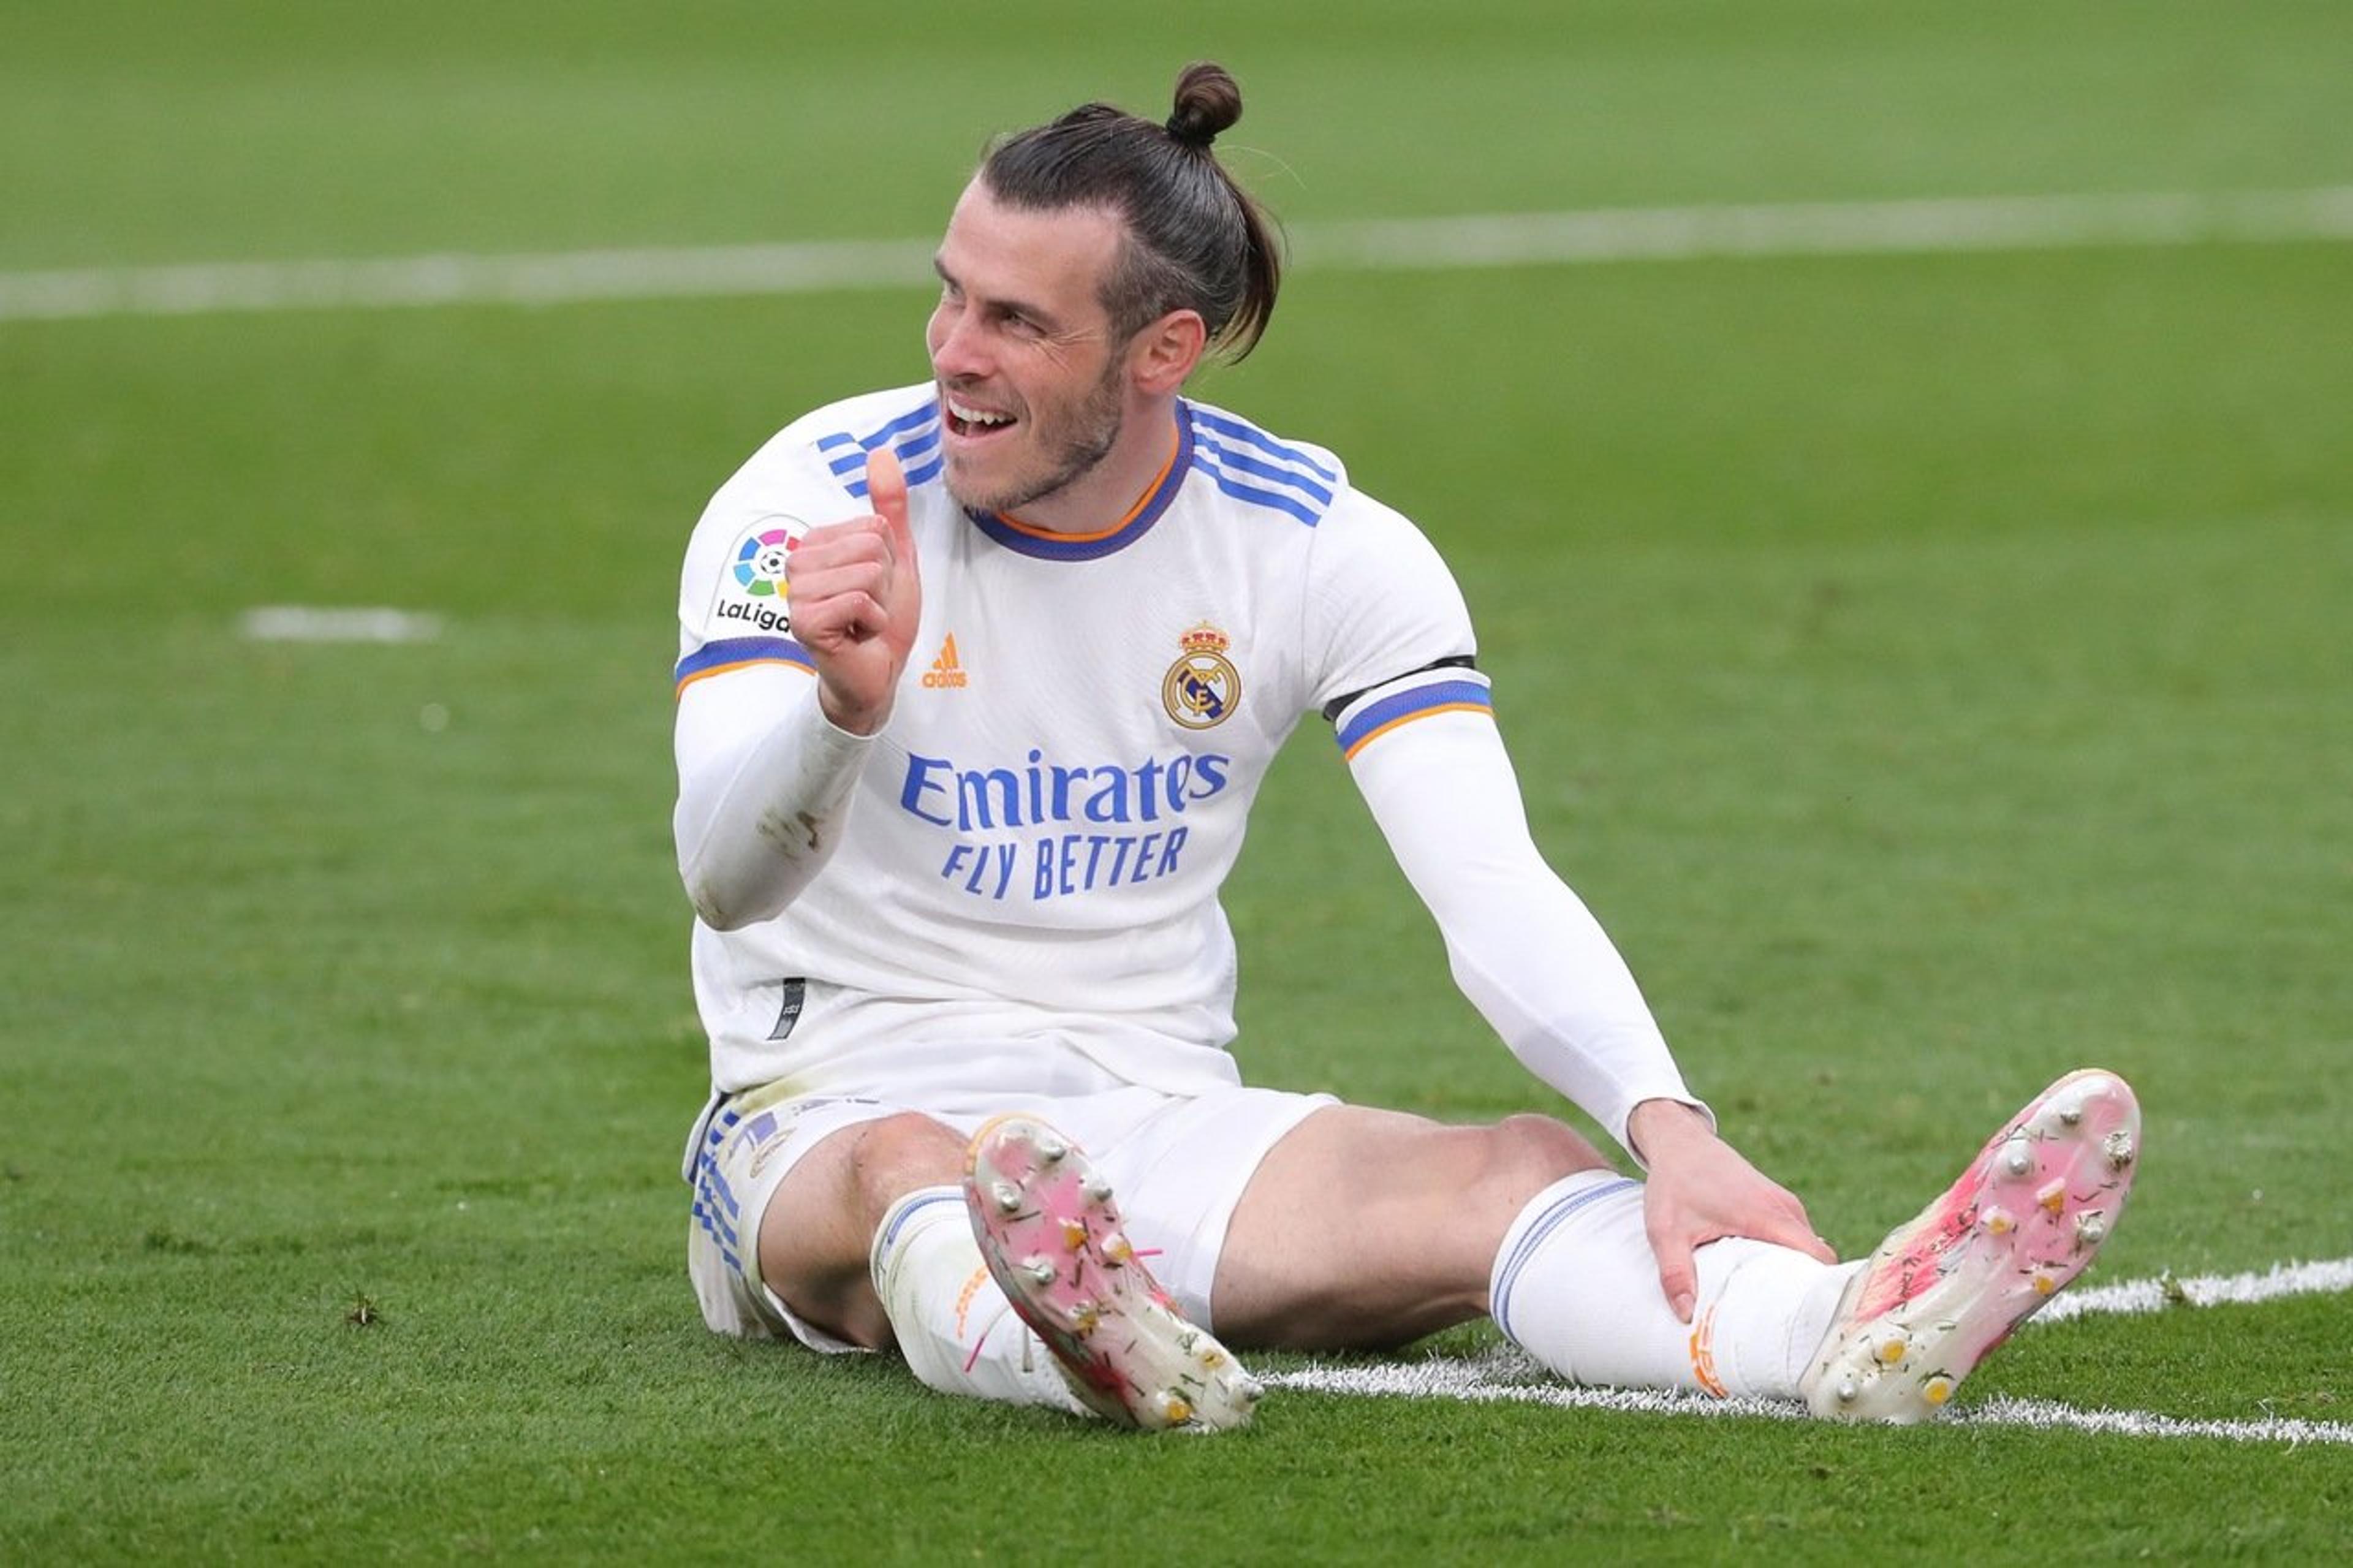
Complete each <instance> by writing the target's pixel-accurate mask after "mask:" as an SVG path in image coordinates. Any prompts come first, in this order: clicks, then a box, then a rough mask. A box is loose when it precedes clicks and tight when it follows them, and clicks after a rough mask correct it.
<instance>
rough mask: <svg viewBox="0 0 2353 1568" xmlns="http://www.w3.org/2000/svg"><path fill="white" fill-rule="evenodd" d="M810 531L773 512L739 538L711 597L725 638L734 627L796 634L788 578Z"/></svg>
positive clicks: (714, 621)
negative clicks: (787, 597)
mask: <svg viewBox="0 0 2353 1568" xmlns="http://www.w3.org/2000/svg"><path fill="white" fill-rule="evenodd" d="M808 530H809V525H808V524H807V523H806V522H804V521H801V520H800V519H799V518H797V517H792V516H788V515H786V513H784V512H771V513H769V514H768V515H767V516H765V517H764V518H761V519H760V520H759V521H756V522H754V523H753V524H752V526H751V527H749V528H747V529H745V530H744V531H743V533H742V534H741V535H739V536H738V537H737V539H736V541H735V549H734V552H733V555H731V556H730V557H729V559H728V563H727V569H726V571H725V573H724V574H723V575H722V576H721V577H720V579H719V585H718V589H717V591H716V593H715V594H714V595H713V596H712V606H711V619H712V626H713V631H714V633H717V634H720V635H724V632H725V630H726V628H727V626H728V625H729V623H733V625H734V626H738V627H743V628H746V629H751V630H757V631H763V632H778V633H784V632H789V631H791V630H792V622H791V621H790V620H789V619H788V618H787V617H786V614H785V578H786V574H787V572H788V571H789V570H790V567H791V561H792V553H793V552H794V551H796V550H797V549H799V548H800V542H801V536H802V535H803V534H805V533H807V531H808Z"/></svg>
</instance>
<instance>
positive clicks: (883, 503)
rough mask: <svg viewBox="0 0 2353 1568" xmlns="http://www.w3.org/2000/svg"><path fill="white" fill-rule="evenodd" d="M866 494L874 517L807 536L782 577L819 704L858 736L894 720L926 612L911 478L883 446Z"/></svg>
mask: <svg viewBox="0 0 2353 1568" xmlns="http://www.w3.org/2000/svg"><path fill="white" fill-rule="evenodd" d="M866 495H867V499H868V500H871V502H872V503H873V505H874V510H873V511H872V512H871V514H870V515H868V516H865V517H855V518H851V519H850V520H849V521H847V522H837V523H832V524H829V525H828V526H826V527H823V528H813V529H811V530H809V531H808V533H807V535H806V536H804V537H803V538H802V540H801V542H800V546H799V548H798V549H797V550H795V551H794V552H793V553H792V561H791V563H790V565H789V566H788V567H787V569H786V574H785V613H786V615H787V616H789V617H790V618H791V620H792V630H793V637H794V638H795V639H796V640H797V641H798V642H799V643H800V645H801V646H802V647H805V648H807V649H808V651H809V657H810V658H812V659H813V660H815V661H816V664H817V679H818V704H819V705H820V706H821V707H823V708H824V710H825V716H826V717H827V719H828V720H830V721H832V722H833V724H834V725H835V726H836V727H837V728H839V729H842V730H846V731H849V732H850V733H851V734H854V735H871V734H872V733H874V732H875V731H878V730H880V729H881V727H882V725H883V723H884V721H887V720H888V719H889V718H890V716H891V703H892V697H893V695H894V694H895V693H896V692H897V690H898V689H899V674H900V672H901V671H902V670H903V669H905V668H907V655H908V653H909V651H910V650H911V649H912V648H913V646H914V641H915V627H916V625H917V623H918V622H920V621H921V620H922V619H923V579H922V576H921V574H920V573H919V572H918V570H917V568H916V563H915V540H914V535H913V533H912V532H911V531H909V529H908V526H907V479H906V475H905V474H904V473H903V472H902V470H901V468H900V467H899V459H898V458H896V457H894V456H893V455H892V452H891V449H890V448H889V447H880V448H877V449H876V450H875V451H874V452H872V453H871V454H870V455H869V456H868V458H867V459H866Z"/></svg>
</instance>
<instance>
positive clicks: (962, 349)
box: [924, 300, 987, 381]
mask: <svg viewBox="0 0 2353 1568" xmlns="http://www.w3.org/2000/svg"><path fill="white" fill-rule="evenodd" d="M924 336H925V338H926V339H928V340H929V346H930V348H931V351H932V369H933V370H934V372H935V373H936V374H938V375H939V376H940V378H941V379H942V380H944V381H953V380H957V379H960V378H964V377H969V376H978V375H982V374H986V372H987V364H986V363H985V361H984V359H983V356H982V353H981V341H980V334H979V333H978V332H977V331H974V329H973V326H972V318H971V313H970V312H969V311H966V310H958V309H957V308H956V307H955V306H954V305H952V304H950V303H948V302H947V301H945V300H942V301H941V302H940V306H939V308H938V309H937V310H934V311H933V312H932V321H931V328H930V331H927V332H925V333H924Z"/></svg>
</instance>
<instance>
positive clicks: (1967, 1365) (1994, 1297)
mask: <svg viewBox="0 0 2353 1568" xmlns="http://www.w3.org/2000/svg"><path fill="white" fill-rule="evenodd" d="M2139 1150H2140V1105H2139V1102H2138V1101H2137V1100H2135V1099H2134V1097H2133V1091H2132V1089H2131V1087H2130V1086H2129V1085H2127V1084H2126V1082H2125V1080H2124V1079H2120V1078H2118V1077H2117V1076H2116V1074H2114V1073H2111V1072H2101V1071H2097V1070H2091V1069H2086V1070H2084V1071H2080V1072H2073V1073H2069V1074H2068V1075H2067V1076H2066V1077H2065V1078H2063V1079H2060V1080H2059V1081H2058V1082H2057V1083H2054V1084H2052V1086H2051V1087H2050V1088H2049V1089H2044V1090H2043V1091H2042V1094H2041V1095H2040V1096H2038V1097H2037V1098H2036V1099H2035V1100H2034V1101H2033V1102H2032V1103H2031V1104H2030V1105H2028V1106H2027V1108H2026V1109H2025V1110H2022V1111H2021V1112H2019V1114H2018V1116H2017V1117H2016V1118H2015V1119H2014V1120H2012V1121H2011V1122H2010V1125H2009V1126H2008V1127H2006V1128H2004V1129H2003V1130H2002V1131H2000V1132H1998V1133H1996V1134H1995V1135H1994V1137H1993V1141H1992V1142H1989V1143H1988V1144H1987V1145H1986V1146H1985V1148H1984V1150H1983V1151H1982V1152H1979V1153H1978V1157H1977V1159H1976V1161H1975V1162H1973V1163H1971V1164H1970V1166H1969V1168H1968V1170H1966V1171H1964V1172H1963V1173H1961V1178H1960V1180H1959V1181H1957V1182H1955V1183H1954V1184H1953V1185H1952V1188H1951V1189H1950V1190H1949V1191H1947V1193H1946V1194H1945V1195H1944V1196H1943V1197H1941V1198H1938V1199H1937V1200H1936V1202H1935V1203H1933V1204H1930V1205H1928V1207H1927V1208H1926V1209H1925V1210H1924V1211H1922V1213H1921V1214H1920V1215H1919V1216H1918V1217H1917V1218H1915V1219H1914V1220H1913V1221H1912V1222H1911V1223H1910V1224H1908V1225H1904V1226H1898V1227H1897V1228H1896V1229H1895V1230H1894V1232H1893V1233H1892V1234H1890V1235H1889V1237H1887V1239H1886V1240H1885V1241H1883V1242H1881V1243H1880V1244H1879V1247H1878V1249H1877V1250H1876V1251H1874V1252H1873V1254H1872V1255H1871V1260H1870V1261H1869V1262H1868V1263H1866V1264H1865V1265H1864V1266H1863V1268H1862V1272H1861V1273H1859V1274H1857V1275H1856V1276H1855V1277H1854V1279H1853V1280H1852V1282H1850V1283H1849V1284H1848V1286H1847V1288H1846V1293H1845V1294H1844V1295H1843V1296H1842V1297H1841V1298H1840V1300H1839V1305H1838V1311H1837V1314H1836V1315H1835V1316H1834V1317H1833V1318H1832V1319H1831V1328H1830V1332H1829V1333H1828V1335H1826V1336H1825V1337H1824V1339H1823V1341H1822V1347H1821V1349H1820V1351H1819V1352H1816V1355H1815V1360H1814V1364H1813V1366H1812V1367H1811V1368H1810V1370H1809V1371H1808V1372H1807V1373H1806V1374H1805V1376H1804V1377H1803V1378H1802V1379H1800V1381H1799V1392H1800V1393H1801V1394H1803V1395H1804V1396H1805V1400H1806V1405H1807V1407H1808V1408H1809V1409H1810V1410H1811V1411H1812V1412H1813V1413H1814V1414H1815V1415H1826V1416H1832V1417H1836V1418H1840V1419H1844V1420H1851V1421H1892V1422H1914V1421H1924V1420H1926V1419H1927V1418H1928V1417H1929V1416H1931V1415H1935V1414H1936V1412H1937V1410H1938V1409H1940V1408H1941V1407H1942V1406H1943V1405H1944V1404H1945V1402H1946V1401H1947V1400H1948V1399H1950V1398H1952V1396H1953V1391H1954V1390H1955V1389H1956V1388H1957V1387H1958V1386H1959V1385H1960V1382H1961V1379H1962V1378H1964V1377H1967V1376H1968V1374H1969V1373H1970V1371H1971V1370H1972V1369H1974V1368H1975V1367H1976V1366H1977V1364H1978V1362H1980V1361H1982V1360H1984V1359H1985V1356H1986V1353H1987V1352H1989V1351H1990V1350H1992V1349H1993V1348H1994V1347H1995V1346H1996V1345H1998V1344H2000V1343H2001V1342H2002V1341H2003V1340H2004V1339H2007V1338H2008V1337H2009V1335H2010V1331H2011V1330H2012V1329H2015V1328H2016V1327H2017V1326H2018V1325H2019V1324H2020V1323H2022V1322H2024V1321H2026V1320H2027V1319H2028V1318H2030V1317H2031V1316H2033V1315H2034V1313H2035V1312H2036V1311H2037V1310H2039V1309H2040V1308H2041V1307H2042V1304H2043V1303H2044V1302H2045V1301H2048V1300H2050V1299H2051V1298H2052V1295H2053V1294H2054V1293H2056V1292H2057V1291H2058V1289H2060V1287H2062V1286H2063V1285H2065V1284H2066V1283H2067V1282H2068V1281H2070V1280H2072V1279H2074V1278H2075V1276H2077V1275H2078V1274H2081V1273H2082V1272H2083V1271H2084V1267H2085V1266H2086V1265H2087V1264H2089V1263H2090V1262H2091V1261H2092V1256H2093V1254H2094V1253H2095V1252H2097V1251H2098V1250H2099V1247H2100V1243H2101V1242H2102V1241H2103V1240H2105V1238H2106V1237H2107V1236H2108V1235H2109V1233H2110V1232H2112V1231H2113V1230H2114V1229H2115V1228H2116V1218H2117V1216H2118V1215H2120V1214H2122V1213H2123V1212H2124V1205H2125V1196H2126V1194H2127V1193H2129V1192H2130V1191H2131V1190H2132V1181H2133V1172H2134V1169H2135V1166H2134V1161H2135V1159H2136V1158H2137V1155H2138V1153H2139Z"/></svg>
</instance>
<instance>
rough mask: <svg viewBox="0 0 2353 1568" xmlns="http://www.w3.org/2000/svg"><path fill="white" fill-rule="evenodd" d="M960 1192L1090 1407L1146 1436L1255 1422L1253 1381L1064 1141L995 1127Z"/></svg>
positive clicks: (989, 1251)
mask: <svg viewBox="0 0 2353 1568" xmlns="http://www.w3.org/2000/svg"><path fill="white" fill-rule="evenodd" d="M964 1190H965V1206H966V1207H967V1208H968V1209H969V1210H970V1211H971V1215H972V1229H973V1235H974V1237H975V1238H976V1239H977V1240H978V1241H979V1243H980V1254H981V1257H982V1258H984V1259H986V1260H987V1264H988V1271H989V1272H990V1273H991V1274H992V1275H994V1276H996V1279H997V1284H999V1285H1000V1286H1002V1287H1003V1288H1004V1289H1005V1295H1006V1299H1007V1300H1009V1301H1010V1302H1011V1303H1012V1305H1013V1310H1014V1311H1015V1312H1016V1313H1017V1314H1018V1315H1019V1317H1020V1319H1021V1321H1023V1322H1025V1323H1027V1324H1029V1327H1030V1328H1031V1329H1032V1330H1034V1331H1036V1332H1037V1335H1038V1337H1039V1339H1040V1340H1042V1341H1043V1342H1045V1344H1046V1348H1047V1349H1048V1350H1050V1351H1051V1352H1053V1354H1054V1358H1055V1360H1056V1361H1057V1362H1059V1363H1060V1365H1061V1368H1062V1373H1063V1376H1064V1377H1065V1378H1066V1379H1067V1380H1068V1381H1069V1383H1070V1384H1071V1390H1072V1392H1074V1393H1075V1394H1077V1395H1078V1396H1079V1398H1080V1399H1082V1401H1084V1402H1085V1403H1086V1405H1088V1406H1089V1407H1090V1408H1092V1409H1093V1410H1095V1411H1097V1412H1098V1413H1100V1414H1101V1415H1104V1416H1106V1417H1108V1418H1109V1419H1111V1420H1113V1421H1115V1422H1117V1423H1118V1424H1119V1425H1121V1426H1140V1427H1143V1428H1145V1429H1146V1430H1151V1431H1162V1430H1166V1429H1168V1428H1172V1427H1181V1428H1187V1429H1191V1430H1196V1431H1213V1430H1217V1429H1219V1428H1223V1427H1229V1426H1241V1425H1242V1424H1243V1423H1244V1422H1247V1421H1248V1420H1249V1419H1250V1413H1251V1412H1252V1411H1253V1410H1255V1409H1256V1408H1257V1406H1258V1401H1259V1396H1260V1394H1261V1392H1262V1390H1261V1387H1260V1385H1259V1384H1258V1382H1257V1380H1255V1379H1254V1378H1252V1377H1251V1376H1250V1374H1249V1373H1247V1372H1245V1371H1243V1370H1242V1367H1241V1364H1240V1363H1239V1362H1237V1361H1235V1360H1234V1358H1233V1356H1232V1354H1231V1353H1230V1352H1228V1351H1227V1349H1226V1348H1225V1346H1223V1345H1221V1344H1219V1342H1217V1341H1216V1340H1215V1339H1213V1338H1211V1337H1210V1335H1209V1333H1208V1331H1207V1330H1205V1329H1200V1328H1197V1327H1195V1326H1194V1325H1193V1324H1192V1323H1189V1322H1187V1321H1186V1320H1185V1318H1184V1316H1183V1315H1182V1314H1180V1313H1179V1312H1178V1311H1177V1310H1176V1305H1175V1304H1174V1303H1173V1302H1171V1301H1170V1300H1169V1299H1168V1294H1167V1292H1166V1291H1165V1290H1163V1289H1161V1288H1160V1286H1159V1284H1158V1283H1157V1282H1156V1281H1155V1280H1154V1279H1153V1278H1152V1275H1151V1274H1150V1273H1149V1272H1148V1271H1147V1270H1146V1269H1145V1267H1144V1265H1143V1263H1142V1262H1141V1261H1139V1260H1138V1258H1137V1257H1136V1252H1135V1248H1134V1246H1133V1245H1131V1244H1130V1243H1129V1241H1128V1239H1127V1237H1126V1235H1125V1233H1124V1231H1123V1230H1122V1229H1121V1226H1120V1219H1119V1211H1118V1209H1117V1208H1116V1207H1114V1206H1113V1203H1112V1193H1111V1184H1110V1183H1109V1182H1108V1181H1106V1180H1105V1179H1104V1178H1103V1174H1102V1173H1100V1172H1098V1171H1097V1170H1096V1169H1095V1168H1094V1166H1093V1165H1092V1163H1089V1162H1088V1160H1087V1157H1086V1155H1085V1154H1083V1153H1082V1152H1080V1151H1079V1149H1078V1148H1077V1147H1076V1146H1075V1145H1073V1144H1072V1143H1071V1142H1070V1141H1069V1140H1068V1139H1066V1138H1064V1137H1062V1136H1061V1135H1060V1133H1058V1132H1056V1131H1054V1130H1053V1129H1052V1128H1050V1127H1048V1126H1047V1125H1046V1124H1045V1123H1044V1122H1042V1121H1036V1120H1034V1119H1033V1118H1030V1117H1027V1116H1018V1115H1014V1116H1000V1117H997V1119H996V1120H994V1121H990V1122H988V1123H987V1125H985V1126H983V1127H982V1128H981V1129H980V1131H977V1132H976V1133H975V1134H973V1139H972V1146H971V1149H970V1152H968V1153H967V1155H966V1157H965V1183H964Z"/></svg>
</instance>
